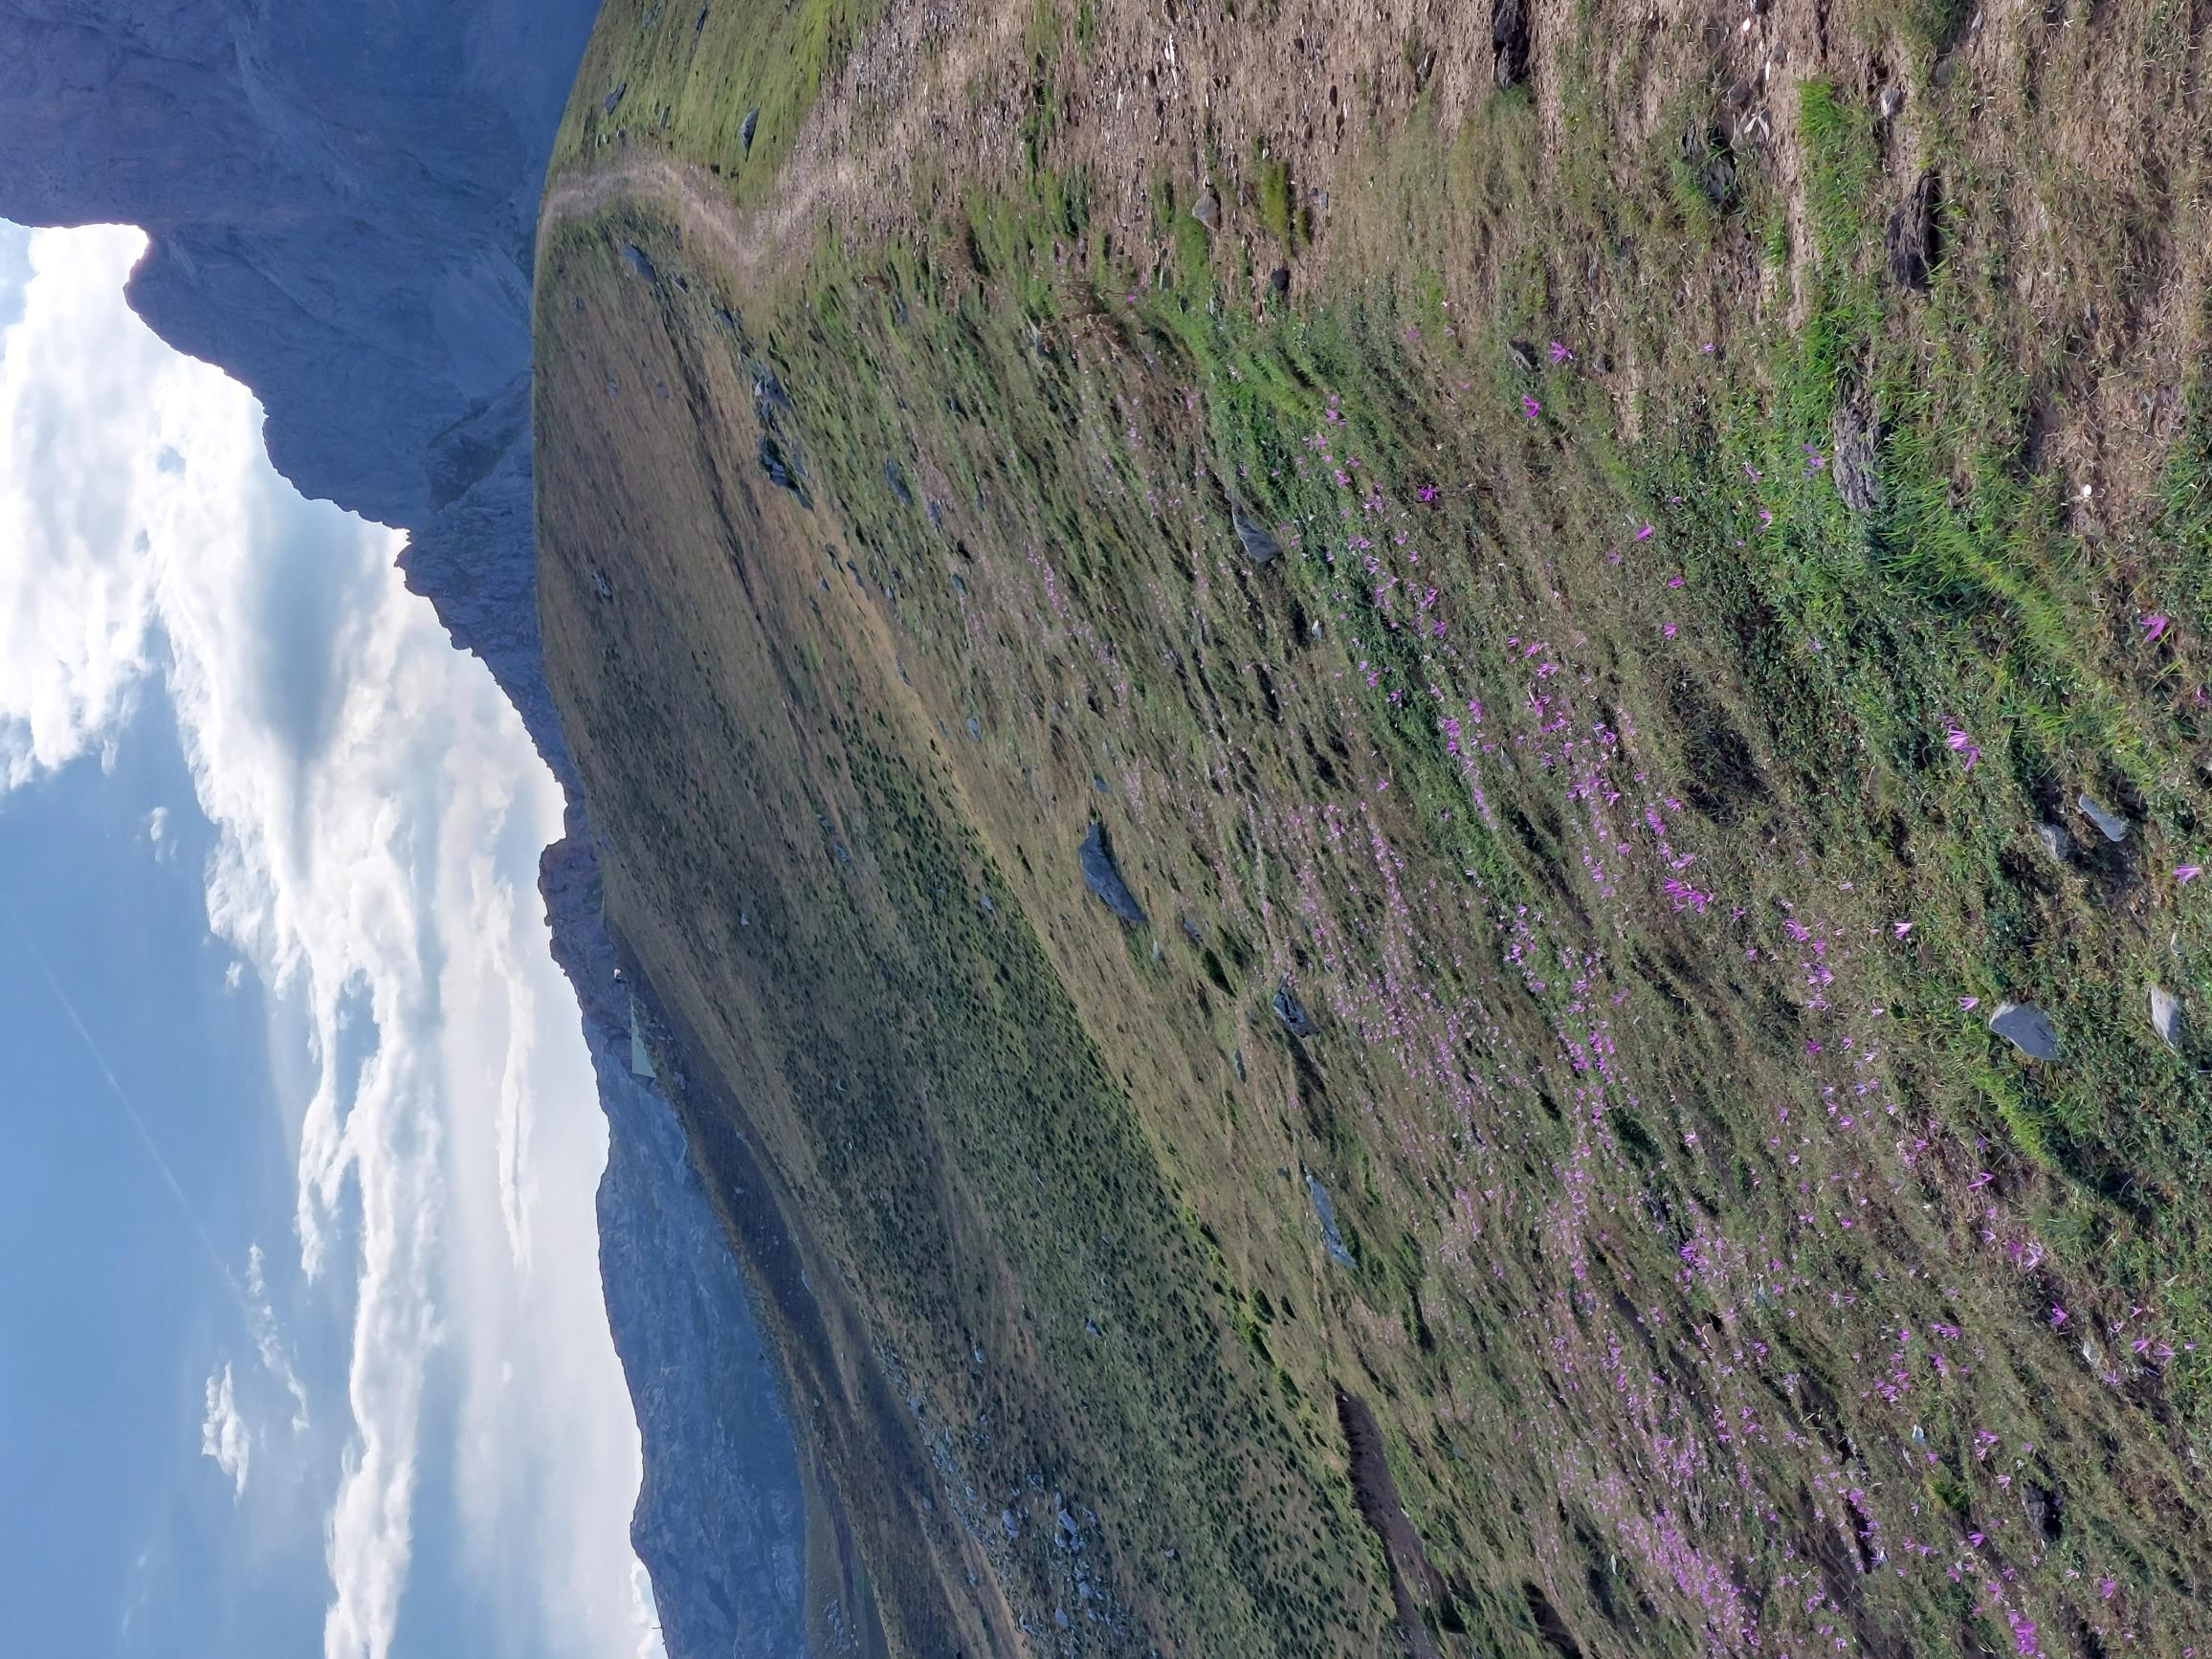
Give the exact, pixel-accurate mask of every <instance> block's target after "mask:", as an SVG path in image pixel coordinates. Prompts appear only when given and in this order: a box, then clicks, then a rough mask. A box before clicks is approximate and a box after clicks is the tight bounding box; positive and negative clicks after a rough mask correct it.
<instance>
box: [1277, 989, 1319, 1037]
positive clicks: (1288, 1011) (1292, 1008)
mask: <svg viewBox="0 0 2212 1659" xmlns="http://www.w3.org/2000/svg"><path fill="white" fill-rule="evenodd" d="M1271 1006H1272V1007H1273V1008H1274V1010H1275V1018H1276V1019H1278V1020H1280V1021H1281V1022H1282V1026H1283V1029H1284V1030H1286V1031H1288V1032H1290V1033H1291V1035H1292V1036H1294V1037H1317V1036H1319V1035H1320V1034H1321V1028H1320V1027H1318V1026H1316V1025H1315V1024H1314V1018H1313V1016H1312V1015H1311V1014H1309V1013H1307V1012H1306V1005H1305V1004H1304V1003H1301V1002H1300V1001H1298V995H1297V993H1296V992H1295V991H1294V990H1292V989H1291V982H1290V981H1289V980H1285V981H1283V983H1282V984H1279V985H1277V986H1276V987H1275V995H1274V1001H1273V1003H1272V1005H1271Z"/></svg>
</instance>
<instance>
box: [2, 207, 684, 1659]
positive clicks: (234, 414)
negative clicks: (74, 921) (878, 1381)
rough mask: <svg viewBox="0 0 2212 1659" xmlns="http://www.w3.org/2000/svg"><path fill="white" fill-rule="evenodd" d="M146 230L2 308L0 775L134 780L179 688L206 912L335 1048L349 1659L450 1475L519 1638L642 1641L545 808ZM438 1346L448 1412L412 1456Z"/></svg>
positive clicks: (329, 1259)
mask: <svg viewBox="0 0 2212 1659" xmlns="http://www.w3.org/2000/svg"><path fill="white" fill-rule="evenodd" d="M142 246H143V239H142V238H141V237H140V236H139V235H138V233H137V232H130V231H123V230H115V229H104V230H93V231H83V232H34V233H33V235H32V237H31V238H30V254H31V260H32V267H33V276H32V277H31V279H30V282H29V284H28V286H27V287H26V288H25V289H24V291H23V294H22V316H21V319H20V321H18V322H16V323H15V325H14V326H12V327H6V326H5V325H0V792H5V790H6V788H8V787H10V786H12V785H18V784H21V783H23V782H24V781H26V780H28V779H30V778H32V777H34V776H36V775H38V774H39V773H41V772H43V771H46V770H50V769H52V768H54V767H56V766H59V765H61V764H64V763H67V762H69V761H71V760H73V759H76V758H77V757H80V756H94V755H98V756H102V757H103V758H104V759H106V760H109V761H112V757H113V753H114V747H115V744H116V743H117V742H118V741H120V733H121V731H122V727H123V725H124V723H125V717H126V716H127V714H128V713H129V711H130V709H131V706H132V702H133V699H134V698H135V697H138V696H140V695H142V694H143V693H145V692H147V691H151V692H153V693H155V694H156V695H160V694H166V697H167V698H168V700H169V702H170V703H171V704H172V705H173V706H174V709H175V713H176V718H177V723H178V732H179V736H180V738H181V740H182V743H183V747H184V752H185V755H186V759H187V761H188V763H189V765H190V768H191V773H192V778H193V785H194V790H195V793H196V796H197V804H198V807H199V810H200V811H201V812H202V813H203V814H204V815H205V817H206V818H207V819H208V820H209V821H210V823H211V824H212V825H213V827H214V829H215V847H214V852H213V853H212V854H211V856H210V864H209V868H208V875H207V884H208V887H207V891H208V911H209V922H210V927H211V929H212V930H213V931H214V933H215V934H216V935H217V936H218V937H220V938H221V939H223V940H225V941H226V942H227V943H228V944H229V945H230V946H231V948H232V949H233V950H235V951H236V952H237V953H238V955H239V957H240V958H241V959H242V961H243V962H244V963H245V964H248V965H251V966H252V968H253V969H254V973H255V974H256V976H257V977H258V978H259V980H260V981H261V983H262V984H263V985H264V986H266V987H267V988H268V990H269V992H270V996H269V1003H270V1006H271V1007H272V1009H273V1010H274V1011H273V1013H272V1019H273V1021H274V1022H275V1028H274V1029H273V1031H272V1041H273V1044H276V1045H279V1046H281V1045H283V1044H287V1043H289V1044H293V1045H296V1046H297V1047H298V1048H299V1050H300V1051H303V1052H305V1053H307V1054H308V1055H309V1056H310V1058H311V1064H310V1068H309V1073H310V1075H311V1076H312V1077H313V1078H314V1080H315V1081H314V1087H313V1089H312V1093H311V1095H310V1097H309V1098H307V1099H305V1100H304V1101H301V1102H298V1103H296V1105H295V1109H294V1116H293V1117H291V1119H290V1120H289V1121H288V1122H287V1124H286V1125H285V1127H286V1130H287V1131H288V1133H290V1134H291V1135H292V1136H293V1137H295V1138H296V1144H297V1146H298V1168H299V1183H298V1196H297V1206H296V1211H295V1214H294V1217H293V1228H294V1230H295V1233H296V1235H297V1238H298V1241H299V1261H300V1267H301V1269H302V1271H303V1272H304V1273H305V1274H306V1275H307V1276H308V1277H309V1278H310V1279H314V1278H318V1277H328V1276H331V1275H342V1276H343V1277H345V1278H348V1279H349V1280H350V1282H351V1290H352V1295H351V1298H350V1300H351V1305H352V1307H353V1310H354V1316H353V1324H352V1331H351V1334H350V1350H349V1352H348V1353H347V1354H346V1356H345V1357H344V1358H345V1369H346V1389H345V1393H346V1400H345V1405H346V1409H347V1411H348V1413H349V1414H350V1417H351V1422H352V1432H351V1434H350V1436H349V1437H348V1439H347V1443H346V1446H345V1449H344V1453H343V1464H342V1466H341V1467H340V1468H339V1469H338V1470H336V1471H331V1472H332V1479H333V1482H334V1487H333V1495H332V1497H331V1500H330V1507H329V1512H328V1515H327V1518H326V1523H325V1533H326V1537H325V1543H326V1552H327V1556H328V1560H329V1568H330V1574H331V1581H332V1591H331V1602H330V1606H329V1612H328V1617H327V1620H326V1625H325V1631H324V1649H325V1653H326V1655H327V1659H382V1656H383V1655H385V1654H386V1653H387V1651H388V1650H389V1648H390V1647H391V1643H392V1639H393V1634H394V1631H395V1629H396V1627H397V1613H398V1606H399V1601H400V1596H401V1592H402V1589H403V1587H404V1585H405V1584H406V1582H407V1577H408V1570H409V1560H410V1556H411V1548H412V1542H411V1540H412V1530H413V1529H412V1515H413V1505H414V1501H415V1495H416V1491H417V1487H418V1485H419V1484H420V1483H421V1482H422V1481H424V1480H426V1479H429V1480H434V1481H439V1482H445V1481H450V1482H452V1484H453V1489H454V1493H455V1496H456V1499H457V1501H458V1503H459V1507H460V1513H461V1515H462V1516H463V1519H464V1523H465V1525H464V1529H463V1533H464V1539H463V1541H464V1548H465V1555H466V1558H467V1559H466V1562H465V1565H467V1566H468V1567H469V1568H470V1569H472V1571H473V1573H474V1574H475V1576H476V1578H477V1579H479V1580H480V1581H481V1582H480V1583H478V1584H477V1585H476V1588H478V1589H480V1590H481V1592H482V1594H483V1596H484V1597H485V1599H486V1600H487V1601H488V1602H489V1603H490V1604H493V1605H495V1606H498V1607H499V1608H500V1611H501V1618H500V1620H499V1621H498V1627H499V1629H500V1630H501V1631H502V1632H505V1633H506V1639H507V1640H508V1642H509V1643H510V1644H511V1645H512V1646H513V1647H514V1648H516V1649H517V1650H525V1649H526V1650H529V1651H533V1652H543V1653H547V1654H551V1655H558V1654H563V1653H570V1652H573V1653H577V1654H583V1653H592V1654H606V1653H610V1652H615V1651H625V1652H627V1651H630V1650H633V1649H636V1648H638V1647H639V1644H640V1642H641V1640H646V1641H648V1642H649V1645H651V1643H650V1639H649V1637H648V1636H647V1635H646V1634H645V1633H646V1632H647V1631H648V1630H649V1629H650V1625H649V1623H647V1622H645V1621H646V1619H647V1615H645V1614H641V1611H640V1608H639V1604H638V1603H637V1600H636V1597H635V1595H634V1593H633V1589H632V1583H631V1579H632V1573H633V1570H634V1566H635V1558H634V1556H632V1555H631V1553H630V1548H629V1537H628V1523H629V1515H630V1505H631V1502H632V1501H633V1499H634V1497H635V1494H636V1491H637V1481H638V1449H637V1431H636V1427H635V1425H634V1423H633V1422H632V1421H631V1419H630V1406H629V1399H628V1395H627V1393H626V1391H625V1389H624V1387H623V1383H622V1379H621V1374H620V1371H619V1369H618V1368H617V1365H616V1362H615V1359H614V1355H613V1350H612V1344H611V1341H610V1339H609V1338H608V1329H607V1321H606V1315H605V1310H604V1307H603V1304H602V1302H601V1295H600V1287H599V1274H598V1262H597V1236H596V1225H595V1217H594V1211H593V1203H592V1195H593V1190H594V1188H595V1186H596V1183H597V1180H598V1176H599V1172H600V1169H601V1168H602V1166H603V1165H604V1162H605V1159H606V1128H605V1120H604V1118H603V1117H601V1115H600V1113H599V1111H598V1108H597V1103H596V1100H595V1099H594V1097H593V1094H592V1085H591V1081H590V1076H589V1067H588V1060H587V1057H586V1052H585V1050H584V1045H583V1040H582V1036H581V1033H580V1031H579V1030H578V1022H577V1016H576V1009H575V1004H574V1001H573V999H572V998H571V996H570V995H569V993H568V990H567V987H566V985H565V984H564V982H563V981H562V980H561V978H560V976H559V974H558V972H557V971H556V969H555V968H554V967H553V964H552V962H551V960H550V957H549V953H548V949H547V943H546V939H545V929H544V924H543V921H542V917H541V914H540V906H539V905H538V903H537V900H536V895H535V892H534V889H533V881H534V875H535V852H536V849H537V848H538V847H539V846H541V845H542V844H543V843H544V842H545V841H546V840H548V839H550V838H551V837H553V836H554V835H556V834H558V833H559V829H560V806H561V803H560V799H559V795H558V791H557V789H556V787H555V785H554V784H553V782H552V779H551V778H550V776H549V775H548V774H547V773H546V772H545V770H544V767H543V766H542V763H540V762H539V761H538V760H537V758H536V756H535V755H534V754H533V753H532V752H531V751H530V749H529V745H528V742H527V740H526V739H525V737H524V735H523V733H522V730H521V726H520V721H519V720H518V719H516V717H515V716H514V714H513V711H512V710H510V709H509V708H508V707H507V706H506V704H505V702H504V701H503V700H502V699H501V698H500V697H499V696H498V691H497V688H496V687H495V686H494V685H493V684H492V682H491V680H490V677H489V675H487V674H486V672H485V671H484V670H483V668H482V666H481V665H480V664H479V663H477V662H476V661H475V660H474V659H473V658H468V657H464V656H462V655H461V654H459V653H456V652H454V651H453V649H452V647H451V645H450V644H449V643H448V641H447V640H446V638H445V635H444V634H443V632H442V631H441V630H439V629H438V627H437V625H436V622H435V619H434V617H433V616H432V615H431V611H430V608H429V607H428V605H427V604H425V603H424V602H422V601H420V600H417V599H415V598H413V597H412V596H410V595H409V594H408V593H407V592H406V591H405V589H404V587H403V586H402V584H401V582H400V579H399V576H398V574H397V572H396V570H395V569H394V568H393V565H392V560H393V556H394V554H395V553H396V551H397V548H398V544H399V539H398V538H397V536H396V535H395V534H394V533H392V532H390V531H387V530H385V529H382V528H380V527H378V526H375V525H370V524H365V523H363V522H361V521H360V520H354V519H352V518H350V517H348V516H346V515H344V514H342V513H339V512H338V511H337V510H335V509H334V508H331V507H329V506H327V505H325V504H320V503H304V502H301V501H299V498H297V497H296V496H294V495H293V494H292V493H291V491H290V490H289V488H288V487H287V486H285V485H284V484H283V483H282V481H281V480H280V479H278V478H277V476H276V475H275V474H274V473H273V472H272V471H271V470H270V469H269V466H268V463H267V459H266V455H265V453H264V452H263V450H262V447H261V437H260V412H259V409H258V408H257V406H256V405H255V404H254V401H253V399H252V398H251V397H250V396H249V395H248V394H247V393H246V392H245V391H244V390H243V389H242V388H241V387H237V386H235V385H234V384H232V382H230V381H228V380H227V379H225V378H224V377H223V376H222V375H221V374H219V373H218V372H217V371H215V370H213V369H212V368H210V367H209V366H207V365H203V364H199V363H195V362H192V361H190V360H188V359H185V358H181V357H178V356H176V355H175V354H174V353H171V352H170V351H168V350H167V349H166V347H164V346H162V345H161V344H160V343H158V342H157V341H155V340H154V339H153V337H152V336H151V335H150V334H148V333H147V332H146V331H145V330H144V327H143V326H142V325H141V324H140V323H139V322H138V321H137V320H136V319H135V318H134V317H132V316H131V315H130V314H129V313H128V311H127V310H126V308H125V307H124V306H123V304H122V298H121V289H122V278H123V276H124V274H125V273H126V271H127V270H128V267H129V265H130V263H131V261H132V260H133V259H134V258H135V257H136V254H137V252H138V250H139V249H140V248H141V247H142ZM173 828H174V827H173V826H165V829H166V830H172V831H173ZM148 832H149V835H150V834H152V833H153V830H152V827H151V826H150V825H149V830H148ZM239 965H240V964H239V963H237V962H233V963H232V972H231V973H228V974H226V983H227V984H235V983H236V981H237V978H238V974H237V972H236V970H237V968H238V967H239ZM248 1268H249V1272H248V1281H249V1287H250V1292H249V1294H248V1296H247V1298H246V1299H247V1303H248V1308H247V1318H248V1323H249V1327H250V1328H249V1332H248V1335H249V1336H251V1338H253V1340H254V1348H255V1352H256V1355H257V1357H258V1358H259V1360H260V1361H261V1364H262V1366H263V1368H264V1369H265V1370H266V1371H267V1373H268V1374H269V1376H270V1377H272V1378H273V1379H275V1380H276V1382H277V1383H279V1384H281V1385H282V1386H283V1387H284V1388H285V1389H286V1391H287V1392H288V1393H289V1394H290V1396H291V1399H292V1402H293V1407H294V1417H295V1423H296V1427H297V1426H299V1425H300V1424H303V1423H304V1422H305V1420H306V1417H307V1415H308V1406H309V1404H310V1403H309V1399H308V1391H307V1390H306V1389H305V1388H304V1386H303V1385H302V1384H301V1383H300V1380H299V1372H298V1368H297V1367H296V1366H295V1364H294V1362H293V1359H292V1356H291V1354H290V1352H289V1350H288V1348H287V1346H286V1345H285V1342H284V1340H283V1338H282V1336H281V1334H280V1331H279V1327H278V1323H277V1314H276V1310H275V1309H274V1308H273V1307H272V1306H271V1305H270V1299H269V1297H268V1295H267V1294H266V1287H265V1283H264V1279H265V1274H264V1271H263V1269H264V1263H263V1261H262V1259H261V1258H260V1256H259V1252H258V1250H256V1251H255V1252H254V1256H253V1257H251V1258H250V1260H249V1264H248ZM441 1352H443V1353H445V1354H447V1355H449V1356H451V1357H452V1359H453V1360H455V1361H457V1363H455V1364H454V1365H453V1367H452V1369H453V1371H454V1372H455V1373H457V1376H458V1379H459V1382H458V1385H457V1389H458V1391H457V1397H456V1398H455V1399H454V1400H453V1402H452V1405H453V1410H452V1411H451V1412H447V1411H443V1410H441V1411H440V1412H439V1413H438V1420H439V1421H441V1422H442V1421H445V1420H446V1419H447V1418H449V1417H451V1418H452V1419H453V1420H455V1421H457V1422H458V1424H459V1428H458V1431H457V1433H456V1435H455V1439H454V1441H453V1444H450V1445H449V1444H444V1443H443V1442H442V1440H441V1441H439V1442H436V1443H432V1444H428V1445H426V1444H425V1441H424V1424H425V1422H426V1418H427V1416H428V1412H427V1407H428V1405H430V1403H431V1399H430V1396H429V1394H428V1390H430V1389H431V1387H432V1386H433V1384H432V1381H431V1379H432V1375H433V1364H432V1360H433V1356H435V1355H437V1354H439V1353H441ZM434 1369H435V1370H436V1373H437V1375H439V1376H443V1375H445V1374H446V1369H447V1368H446V1367H445V1366H443V1365H440V1366H438V1367H435V1368H434ZM223 1393H224V1398H225V1400H226V1401H228V1400H229V1399H230V1398H231V1393H232V1389H231V1380H230V1373H229V1370H228V1368H227V1367H226V1370H225V1372H224V1374H223ZM211 1410H212V1407H211V1406H210V1411H211ZM242 1432H243V1430H242V1429H241V1433H242ZM218 1444H221V1442H220V1440H218ZM238 1445H239V1447H240V1449H241V1461H240V1463H239V1466H238V1467H239V1471H241V1472H240V1473H239V1474H238V1475H237V1476H236V1478H238V1479H240V1481H241V1483H242V1478H243V1476H242V1471H243V1468H244V1463H243V1449H244V1447H245V1445H246V1442H245V1441H244V1440H243V1439H241V1440H240V1441H239V1442H238ZM210 1455H212V1454H210ZM225 1468H226V1469H228V1468H229V1465H225ZM509 1602H518V1603H519V1604H516V1605H513V1606H508V1605H507V1603H509ZM532 1629H535V1631H536V1632H537V1635H536V1637H535V1638H533V1637H531V1636H530V1635H528V1634H527V1632H529V1631H531V1630H532Z"/></svg>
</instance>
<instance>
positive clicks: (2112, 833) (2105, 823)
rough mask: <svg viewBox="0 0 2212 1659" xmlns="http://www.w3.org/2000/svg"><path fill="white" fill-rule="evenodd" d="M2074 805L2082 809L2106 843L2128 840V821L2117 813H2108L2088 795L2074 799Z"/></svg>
mask: <svg viewBox="0 0 2212 1659" xmlns="http://www.w3.org/2000/svg"><path fill="white" fill-rule="evenodd" d="M2074 805H2075V806H2077V807H2080V808H2081V809H2082V812H2083V814H2084V815H2085V816H2086V817H2088V819H2089V821H2090V823H2091V824H2094V825H2095V826H2096V827H2097V829H2099V830H2100V831H2101V832H2102V833H2103V835H2104V838H2105V839H2106V840H2107V841H2114V842H2118V841H2125V840H2126V839H2127V838H2128V821H2127V820H2126V819H2125V818H2123V817H2121V816H2120V815H2119V814H2118V813H2117V812H2108V811H2106V810H2105V808H2104V807H2101V806H2099V805H2098V804H2097V803H2096V802H2095V801H2094V800H2092V799H2090V796H2089V795H2088V794H2086V793H2085V794H2081V795H2077V796H2075V797H2074Z"/></svg>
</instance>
